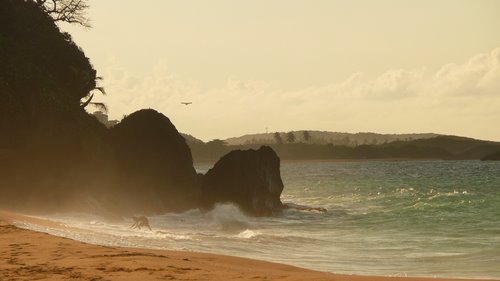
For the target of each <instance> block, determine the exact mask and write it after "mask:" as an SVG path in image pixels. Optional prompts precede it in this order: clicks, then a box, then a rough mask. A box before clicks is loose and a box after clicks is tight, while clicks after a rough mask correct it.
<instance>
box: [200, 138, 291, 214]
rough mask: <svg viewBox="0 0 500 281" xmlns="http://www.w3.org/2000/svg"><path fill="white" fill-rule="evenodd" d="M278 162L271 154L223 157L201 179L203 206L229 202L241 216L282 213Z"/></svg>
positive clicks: (249, 152) (250, 152) (262, 151)
mask: <svg viewBox="0 0 500 281" xmlns="http://www.w3.org/2000/svg"><path fill="white" fill-rule="evenodd" d="M282 191H283V182H282V180H281V175H280V159H279V157H278V156H277V155H276V153H275V152H274V150H273V149H272V148H270V147H268V146H263V147H261V148H260V149H258V150H253V149H250V150H244V151H242V150H235V151H231V152H230V153H228V154H226V155H225V156H223V157H222V158H221V159H220V160H219V161H218V162H217V163H216V164H215V166H214V167H213V168H212V169H210V170H209V171H208V172H207V173H206V175H205V176H204V177H203V183H202V206H203V207H205V208H212V207H213V206H214V204H215V203H224V202H232V203H235V204H237V205H238V206H239V207H240V208H241V209H242V210H243V211H244V212H246V213H249V214H252V215H258V216H267V215H272V214H273V213H276V212H279V211H281V209H282V203H281V200H280V195H281V192H282Z"/></svg>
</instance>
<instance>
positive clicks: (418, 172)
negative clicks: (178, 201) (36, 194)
mask: <svg viewBox="0 0 500 281" xmlns="http://www.w3.org/2000/svg"><path fill="white" fill-rule="evenodd" d="M210 167H211V165H210V164H200V165H197V166H196V169H197V170H198V171H199V172H206V171H207V170H208V169H210ZM281 176H282V179H283V182H284V185H285V188H284V190H283V193H282V196H281V198H282V201H283V202H284V203H286V204H290V205H291V206H311V207H321V208H326V209H327V210H328V211H327V212H326V213H323V212H319V211H315V210H309V211H308V210H299V209H300V208H299V209H294V208H291V209H288V210H286V211H284V213H283V214H282V215H277V216H273V217H249V216H246V215H244V214H243V213H242V212H241V211H240V210H239V209H238V208H237V207H236V206H234V205H231V204H221V205H217V206H216V207H215V209H213V210H212V211H209V212H201V211H199V210H190V211H187V212H185V213H166V214H162V215H158V216H152V217H150V218H149V219H150V224H151V226H152V228H153V230H152V231H149V230H145V229H142V230H136V229H130V228H129V227H130V225H131V224H132V221H131V220H127V219H126V220H123V221H107V220H106V219H105V218H102V217H99V216H96V215H92V214H81V213H69V214H68V213H65V214H54V215H50V216H47V217H46V218H48V219H50V220H54V221H58V222H61V223H63V224H66V225H68V226H71V227H74V228H78V229H81V230H83V231H82V232H80V231H74V229H71V228H68V229H53V228H47V227H42V226H38V225H30V224H27V223H20V224H21V225H20V226H21V227H25V228H30V229H34V230H38V231H44V232H48V233H50V234H54V235H58V236H64V237H68V238H72V239H76V240H80V241H84V242H89V243H94V244H102V245H108V246H127V247H139V248H152V249H167V250H183V251H196V252H207V253H217V254H225V255H232V256H240V257H248V258H253V259H259V260H266V261H272V262H279V263H284V264H290V265H295V266H299V267H304V268H309V269H315V270H321V271H328V272H334V273H341V274H357V275H379V276H425V277H452V278H486V279H500V162H482V161H363V162H311V161H309V162H283V163H282V165H281ZM89 233H90V234H89Z"/></svg>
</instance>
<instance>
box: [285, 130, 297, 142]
mask: <svg viewBox="0 0 500 281" xmlns="http://www.w3.org/2000/svg"><path fill="white" fill-rule="evenodd" d="M286 141H287V142H288V143H294V142H295V134H294V133H293V132H288V133H287V134H286Z"/></svg>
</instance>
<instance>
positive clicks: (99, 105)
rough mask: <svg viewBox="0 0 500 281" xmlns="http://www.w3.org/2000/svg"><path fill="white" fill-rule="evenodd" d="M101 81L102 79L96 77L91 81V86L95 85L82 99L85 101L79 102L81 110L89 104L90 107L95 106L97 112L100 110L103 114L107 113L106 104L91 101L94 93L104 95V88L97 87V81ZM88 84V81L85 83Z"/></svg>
mask: <svg viewBox="0 0 500 281" xmlns="http://www.w3.org/2000/svg"><path fill="white" fill-rule="evenodd" d="M102 80H103V78H102V77H100V76H98V77H96V78H95V79H94V80H93V81H92V82H93V85H95V86H93V88H92V89H91V90H90V91H88V92H87V94H86V95H85V96H84V97H83V98H85V99H86V100H85V101H83V102H80V107H81V108H85V107H87V106H88V105H89V104H90V105H93V106H95V107H96V108H97V109H98V110H100V111H102V112H104V113H107V112H108V108H107V106H106V104H104V103H102V102H93V101H92V99H93V98H94V92H95V91H99V92H101V94H103V95H106V90H105V89H104V87H102V86H97V81H102ZM89 83H90V81H89V82H87V83H86V85H88V84H89Z"/></svg>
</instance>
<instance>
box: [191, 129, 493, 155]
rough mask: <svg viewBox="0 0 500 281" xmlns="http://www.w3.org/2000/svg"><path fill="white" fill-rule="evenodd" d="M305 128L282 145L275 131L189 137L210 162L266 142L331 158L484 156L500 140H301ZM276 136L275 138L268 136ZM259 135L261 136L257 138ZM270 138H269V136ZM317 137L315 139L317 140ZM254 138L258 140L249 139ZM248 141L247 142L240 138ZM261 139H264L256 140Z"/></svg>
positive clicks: (376, 136) (440, 137)
mask: <svg viewBox="0 0 500 281" xmlns="http://www.w3.org/2000/svg"><path fill="white" fill-rule="evenodd" d="M301 132H303V131H297V132H295V133H294V134H295V135H297V136H296V141H295V142H294V143H287V142H286V135H283V136H281V137H282V139H283V143H282V144H277V143H276V142H275V139H274V134H258V135H246V136H243V137H240V138H231V139H228V140H225V141H221V140H214V141H211V142H208V143H204V142H202V141H201V140H198V139H196V138H193V137H191V136H188V137H186V139H187V143H188V145H189V146H190V147H191V151H192V154H193V159H194V161H210V160H211V159H218V158H219V157H221V156H222V155H224V154H226V153H228V152H229V151H231V150H235V149H249V148H253V149H256V148H259V147H260V146H261V145H263V144H266V143H265V141H264V140H267V142H268V143H267V145H269V146H271V147H272V148H273V149H274V150H275V151H276V153H277V154H278V156H279V157H280V158H281V159H283V160H320V159H321V160H328V159H332V160H333V159H436V160H438V159H452V160H473V159H483V158H485V157H487V156H488V155H490V154H493V153H495V152H498V151H500V143H499V142H492V141H483V140H477V139H472V138H466V137H458V136H445V135H437V134H402V135H396V134H385V135H384V134H375V133H358V134H347V133H331V132H317V131H308V132H309V134H310V139H309V141H307V142H306V141H305V140H304V139H299V138H298V136H299V135H300V134H302V137H303V133H301ZM270 136H273V137H272V139H269V137H270ZM325 136H337V137H340V139H341V140H342V139H344V140H346V139H348V140H350V142H349V144H347V142H346V141H344V142H339V141H336V140H338V138H337V139H335V138H333V137H332V138H331V139H332V140H333V141H329V142H326V141H325V139H326V137H325ZM257 137H260V139H259V138H257ZM266 137H267V139H266ZM320 137H323V138H320ZM315 138H316V139H315ZM252 139H255V141H248V140H252ZM359 139H361V140H365V139H371V141H368V144H363V143H361V144H360V143H357V140H359ZM244 140H247V141H246V143H245V144H235V143H241V141H244ZM257 140H261V141H257Z"/></svg>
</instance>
